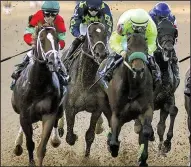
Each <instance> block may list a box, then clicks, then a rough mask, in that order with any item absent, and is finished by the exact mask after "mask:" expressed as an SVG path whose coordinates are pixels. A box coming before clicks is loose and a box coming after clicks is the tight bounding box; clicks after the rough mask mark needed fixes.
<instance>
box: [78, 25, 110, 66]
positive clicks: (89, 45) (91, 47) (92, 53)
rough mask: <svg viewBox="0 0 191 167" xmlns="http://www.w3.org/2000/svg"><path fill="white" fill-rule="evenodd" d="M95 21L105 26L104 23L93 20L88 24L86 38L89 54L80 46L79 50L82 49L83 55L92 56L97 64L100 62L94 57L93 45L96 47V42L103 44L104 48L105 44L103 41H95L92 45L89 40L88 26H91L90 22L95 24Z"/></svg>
mask: <svg viewBox="0 0 191 167" xmlns="http://www.w3.org/2000/svg"><path fill="white" fill-rule="evenodd" d="M95 23H96V24H100V25H102V26H103V27H104V28H105V26H104V24H102V23H100V22H94V23H91V24H89V25H88V27H87V39H88V49H89V50H90V52H91V54H89V53H87V52H85V51H84V50H83V49H82V48H81V50H82V52H83V53H84V54H85V55H87V56H88V57H90V58H92V59H93V60H94V61H95V62H96V63H97V64H100V63H99V62H98V60H97V59H96V56H95V53H94V49H95V47H96V46H97V45H98V44H101V45H103V46H104V50H106V45H105V44H104V43H103V41H97V42H96V43H95V44H94V45H92V42H91V40H90V35H89V28H90V26H91V25H92V24H95Z"/></svg>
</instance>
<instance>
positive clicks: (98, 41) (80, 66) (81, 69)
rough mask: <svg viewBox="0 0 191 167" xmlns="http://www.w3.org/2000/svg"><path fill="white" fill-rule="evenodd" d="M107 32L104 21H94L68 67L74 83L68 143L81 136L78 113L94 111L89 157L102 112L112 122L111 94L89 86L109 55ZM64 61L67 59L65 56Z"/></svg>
mask: <svg viewBox="0 0 191 167" xmlns="http://www.w3.org/2000/svg"><path fill="white" fill-rule="evenodd" d="M106 35H107V33H106V29H105V26H104V25H103V24H101V23H98V22H94V23H91V24H90V25H89V26H88V29H87V35H86V38H85V42H84V43H83V44H82V45H81V46H80V47H79V49H78V50H77V52H76V54H75V55H74V58H73V60H71V63H69V64H70V65H69V66H68V68H69V69H68V70H69V75H70V77H71V82H70V83H69V85H68V100H67V104H66V110H65V113H66V121H67V134H66V142H67V143H68V144H69V145H74V144H75V142H76V140H77V136H76V134H74V132H73V128H74V122H75V115H76V114H77V113H78V112H80V111H84V110H85V111H87V112H89V113H91V114H92V115H91V120H90V126H89V129H88V130H87V132H86V136H85V140H86V152H85V156H89V154H90V148H91V145H92V143H93V141H94V138H95V132H94V131H95V129H96V123H98V124H97V125H100V124H102V123H103V121H102V117H100V116H101V114H102V112H103V113H104V115H105V116H106V118H107V120H108V123H109V121H110V119H111V110H110V106H109V101H108V97H107V94H106V93H105V92H104V91H103V89H102V88H101V86H99V85H95V86H94V87H92V89H89V88H90V86H91V85H92V84H93V83H94V82H95V78H96V72H97V70H98V67H99V64H100V63H101V62H102V61H103V59H105V58H106V56H107V50H106V43H107V36H106ZM65 53H66V52H65ZM63 62H66V61H65V60H64V56H63ZM86 123H87V122H86ZM97 133H100V132H97Z"/></svg>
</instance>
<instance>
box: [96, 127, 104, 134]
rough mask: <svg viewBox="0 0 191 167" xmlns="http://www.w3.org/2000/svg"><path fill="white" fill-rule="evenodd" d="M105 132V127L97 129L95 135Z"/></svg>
mask: <svg viewBox="0 0 191 167" xmlns="http://www.w3.org/2000/svg"><path fill="white" fill-rule="evenodd" d="M103 130H104V129H103V127H99V128H96V130H95V133H96V134H97V135H99V134H101V133H102V132H103Z"/></svg>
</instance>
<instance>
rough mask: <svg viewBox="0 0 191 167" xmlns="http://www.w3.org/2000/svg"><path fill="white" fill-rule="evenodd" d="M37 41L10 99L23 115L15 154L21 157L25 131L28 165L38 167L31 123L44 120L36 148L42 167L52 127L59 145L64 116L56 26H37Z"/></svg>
mask: <svg viewBox="0 0 191 167" xmlns="http://www.w3.org/2000/svg"><path fill="white" fill-rule="evenodd" d="M34 39H35V43H36V45H35V47H34V50H33V60H32V63H30V64H29V65H28V66H27V67H26V68H25V69H24V70H23V71H22V73H21V76H20V77H19V79H18V80H17V82H16V85H15V87H14V90H13V94H12V99H11V100H12V106H13V109H14V110H15V112H16V113H17V114H20V125H21V127H20V131H19V135H18V138H17V140H16V148H15V154H16V155H20V154H22V147H21V144H22V137H23V136H22V131H24V134H25V136H26V146H27V150H28V154H29V165H30V166H33V165H35V161H34V157H33V151H34V148H35V143H34V142H33V140H32V135H33V129H32V124H33V123H35V122H37V121H39V120H41V121H42V135H41V141H40V144H39V146H38V149H37V157H38V165H40V166H42V163H43V159H44V156H45V152H46V145H47V142H48V140H49V137H50V134H51V131H52V129H53V126H54V127H55V128H54V138H53V141H52V142H53V143H54V142H55V143H54V144H55V145H56V146H57V145H59V144H60V142H59V141H58V140H59V139H58V131H57V123H58V119H59V118H61V117H62V115H63V104H62V103H61V100H62V93H61V91H60V83H59V80H58V76H57V72H58V67H59V63H60V61H61V59H60V57H59V52H58V51H59V45H58V42H57V41H58V39H57V33H56V30H55V28H54V27H53V26H51V25H43V26H42V25H40V24H39V25H38V26H37V27H36V35H35V37H34ZM66 89H67V88H66ZM66 91H67V90H66ZM60 103H61V104H60ZM55 135H56V136H55ZM54 139H55V140H54Z"/></svg>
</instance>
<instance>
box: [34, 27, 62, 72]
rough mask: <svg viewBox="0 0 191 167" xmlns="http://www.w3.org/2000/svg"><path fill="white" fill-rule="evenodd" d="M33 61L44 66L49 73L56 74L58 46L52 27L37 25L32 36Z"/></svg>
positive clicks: (54, 30)
mask: <svg viewBox="0 0 191 167" xmlns="http://www.w3.org/2000/svg"><path fill="white" fill-rule="evenodd" d="M34 41H35V48H34V60H35V61H36V62H38V63H41V64H46V65H47V67H48V69H49V71H51V72H57V71H58V67H59V63H60V61H59V60H60V58H59V44H58V37H57V32H56V29H55V27H54V26H53V25H49V24H44V25H42V24H39V25H38V26H37V27H36V31H35V34H34Z"/></svg>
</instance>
